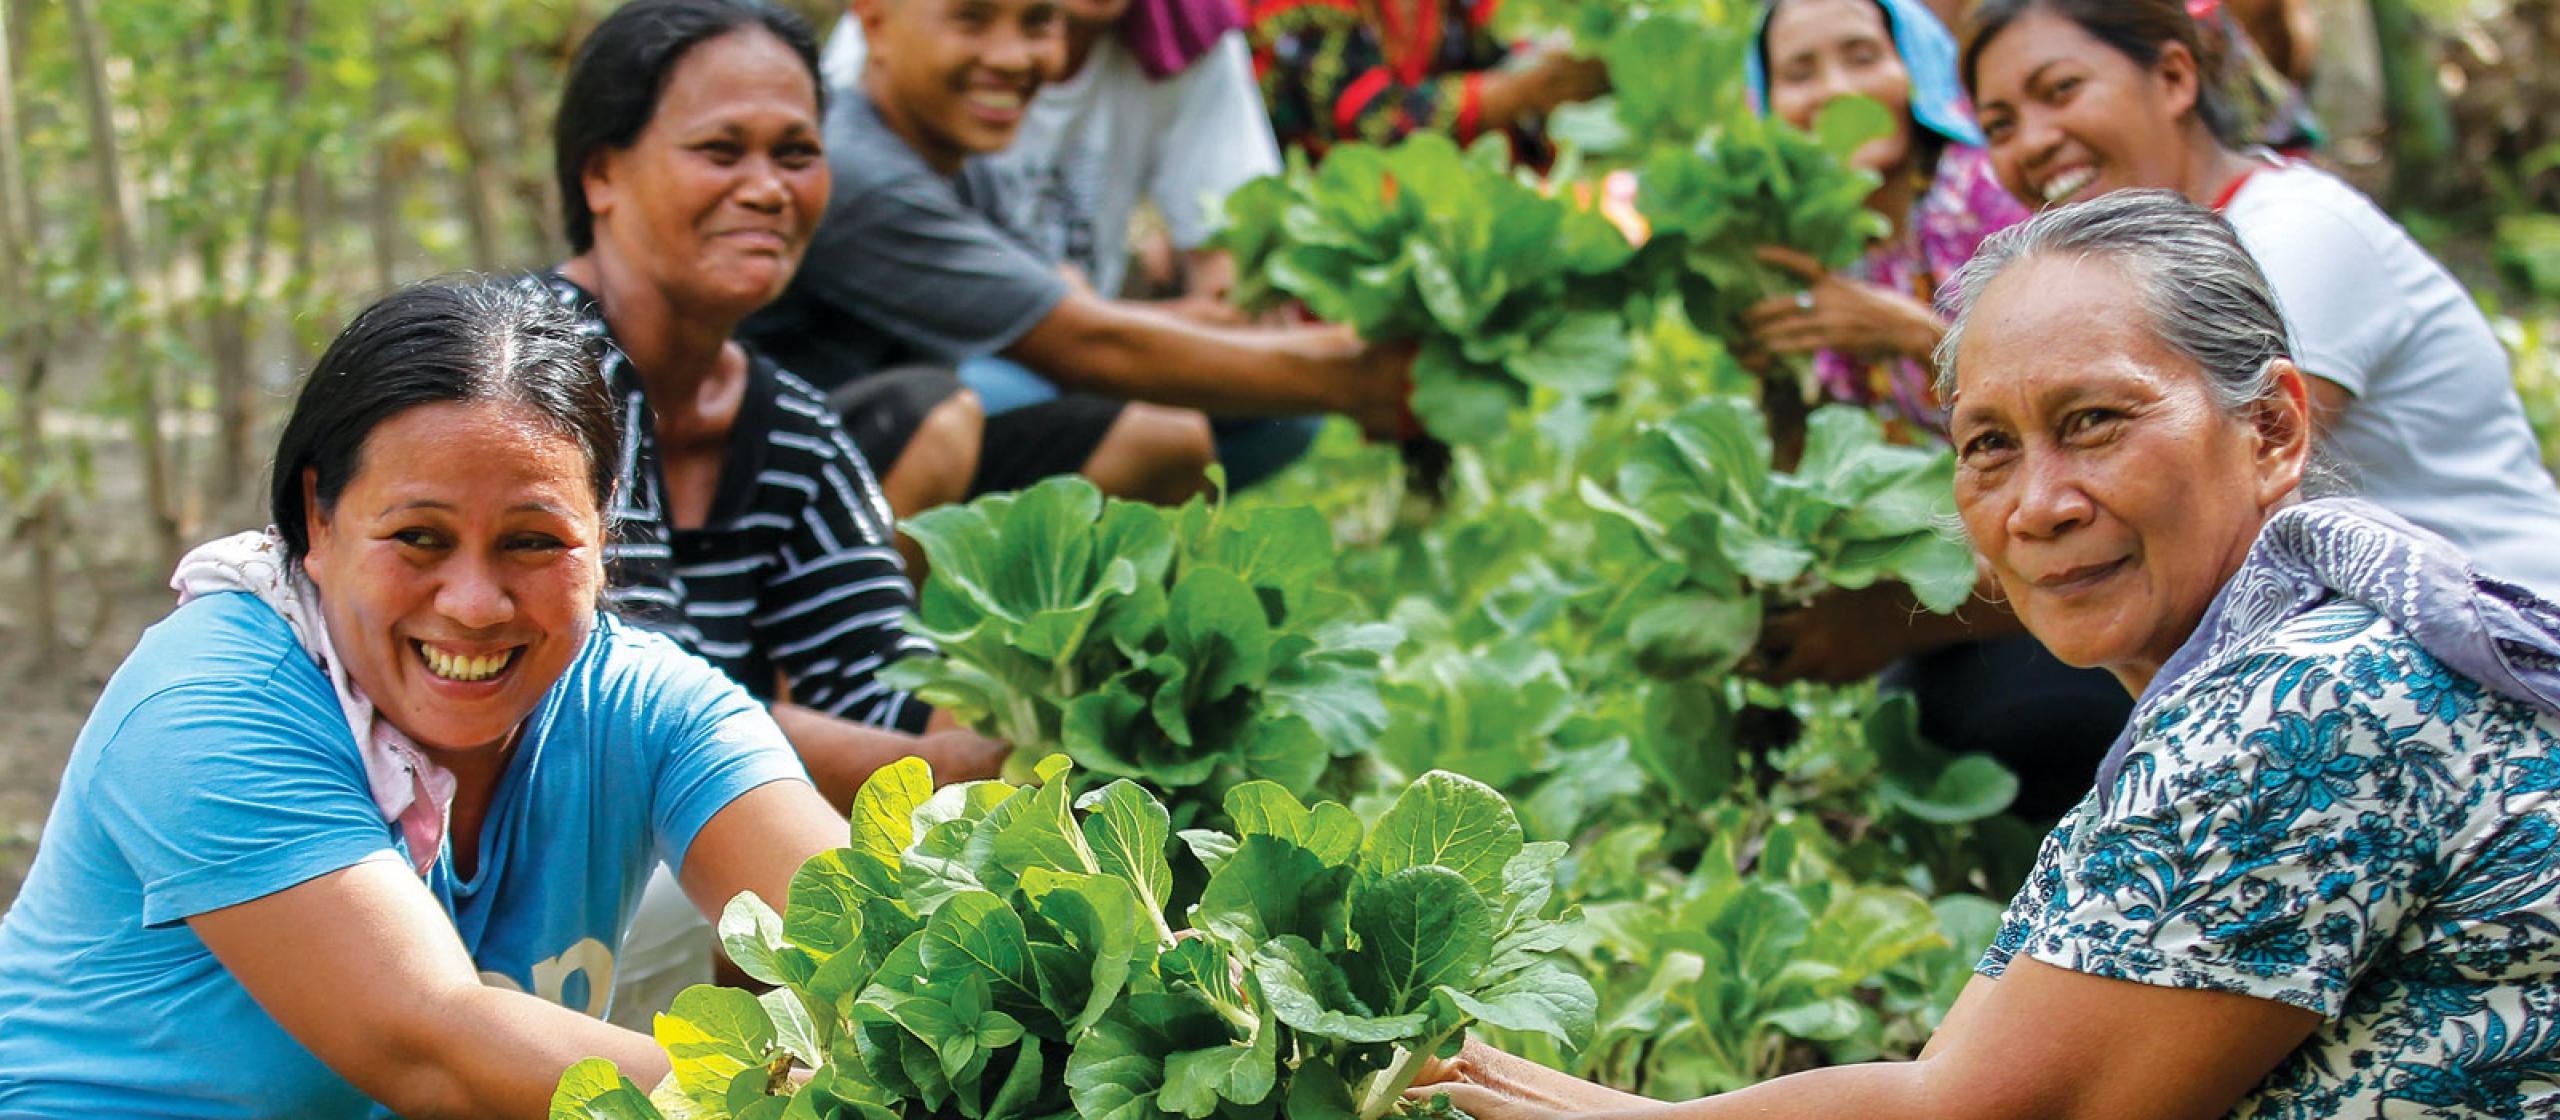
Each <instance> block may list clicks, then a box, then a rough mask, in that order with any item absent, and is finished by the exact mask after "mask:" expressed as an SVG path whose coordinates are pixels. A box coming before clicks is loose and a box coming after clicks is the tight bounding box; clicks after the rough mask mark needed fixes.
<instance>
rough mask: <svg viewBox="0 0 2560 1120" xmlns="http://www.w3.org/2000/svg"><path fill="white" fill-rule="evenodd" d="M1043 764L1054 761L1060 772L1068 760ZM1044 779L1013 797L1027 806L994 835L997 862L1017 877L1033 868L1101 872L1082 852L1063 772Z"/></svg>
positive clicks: (1057, 758) (1056, 759)
mask: <svg viewBox="0 0 2560 1120" xmlns="http://www.w3.org/2000/svg"><path fill="white" fill-rule="evenodd" d="M1046 761H1054V762H1056V763H1057V764H1058V766H1057V767H1056V769H1058V770H1060V771H1063V768H1064V766H1065V763H1066V761H1067V760H1066V759H1065V758H1063V757H1058V756H1054V755H1053V756H1051V759H1049V760H1044V762H1046ZM1043 777H1044V784H1042V785H1041V786H1040V787H1039V789H1038V790H1037V791H1028V792H1026V793H1023V794H1018V795H1016V796H1021V797H1027V798H1029V806H1028V808H1026V809H1024V810H1023V811H1021V812H1019V813H1016V814H1014V816H1013V817H1012V819H1011V820H1008V821H1007V822H1005V825H1004V827H1003V828H1002V829H1001V830H999V831H998V832H997V833H996V839H995V845H994V848H993V854H994V856H995V860H996V862H997V863H998V864H999V865H1001V866H1002V867H1004V869H1005V870H1007V871H1009V872H1011V873H1013V875H1014V876H1015V877H1017V878H1019V877H1020V876H1021V875H1022V874H1023V873H1024V872H1026V871H1030V870H1032V869H1035V868H1046V869H1049V870H1052V871H1064V872H1071V873H1074V874H1079V875H1082V874H1090V873H1092V872H1095V871H1098V870H1101V867H1100V865H1099V864H1097V863H1096V862H1095V860H1094V857H1093V855H1092V853H1090V852H1088V851H1086V850H1085V844H1084V832H1083V830H1082V829H1081V828H1080V827H1078V825H1077V823H1076V819H1075V813H1074V810H1073V808H1072V801H1071V799H1072V797H1073V795H1072V794H1071V793H1070V792H1069V791H1068V788H1067V782H1066V778H1065V775H1064V773H1063V772H1059V773H1052V774H1048V775H1044V776H1043Z"/></svg>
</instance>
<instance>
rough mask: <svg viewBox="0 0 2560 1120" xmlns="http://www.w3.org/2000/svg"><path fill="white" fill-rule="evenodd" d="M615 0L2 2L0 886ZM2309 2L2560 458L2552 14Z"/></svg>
mask: <svg viewBox="0 0 2560 1120" xmlns="http://www.w3.org/2000/svg"><path fill="white" fill-rule="evenodd" d="M611 2H612V0H454V2H451V3H445V4H435V5H414V6H413V5H399V4H390V5H386V4H370V3H365V4H359V3H354V2H350V0H152V2H150V3H111V2H106V0H0V21H5V22H4V24H0V38H4V39H5V44H6V50H5V52H0V541H5V542H6V546H5V548H0V650H6V651H8V653H7V655H6V661H5V662H4V663H0V710H7V711H9V712H11V713H13V714H14V715H15V716H16V718H13V719H10V720H4V721H0V898H6V897H7V896H8V895H9V894H11V893H14V892H13V890H11V889H10V888H12V887H13V886H14V874H13V869H12V867H11V864H12V862H13V861H12V856H13V854H19V853H23V852H24V851H27V850H31V848H32V843H33V840H34V835H33V831H32V830H33V828H34V825H33V824H32V823H28V822H33V821H39V820H41V819H42V816H43V809H44V806H45V804H47V803H49V801H50V798H51V793H52V783H53V781H54V777H55V775H56V774H57V773H58V771H59V767H60V759H61V757H62V755H63V753H64V752H67V751H68V749H69V746H70V741H71V738H72V735H73V734H74V733H75V732H76V730H77V727H78V717H79V715H80V714H81V713H82V712H84V711H85V709H86V705H87V703H88V700H89V699H90V698H91V697H93V696H94V695H95V689H96V688H97V687H98V685H99V683H101V681H102V680H103V673H104V672H105V671H106V668H107V667H111V666H112V665H113V664H114V661H115V660H116V658H118V657H120V656H121V654H122V652H123V650H124V648H125V647H126V646H127V645H128V644H129V643H130V641H131V640H132V636H133V632H134V630H135V629H136V628H138V627H139V626H141V625H144V624H147V623H148V622H149V621H150V620H151V619H152V618H154V617H157V615H158V614H159V613H161V608H163V607H165V605H166V603H167V600H166V598H165V597H164V596H165V594H166V593H165V592H164V591H162V590H161V589H160V587H159V584H160V582H161V580H162V579H163V578H164V577H165V574H166V572H167V571H168V563H169V561H171V560H172V559H174V557H175V556H176V555H177V553H178V551H179V549H180V547H181V546H182V545H183V544H184V543H186V542H188V541H191V540H194V539H196V538H199V537H202V536H206V535H210V534H212V533H216V532H228V531H232V530H235V529H238V528H244V527H248V526H253V525H256V524H258V523H260V522H261V521H262V520H263V514H262V512H261V508H262V500H261V496H260V494H261V489H262V487H263V485H264V473H265V469H266V463H265V454H266V452H265V450H264V449H265V448H266V446H267V442H268V438H269V433H270V430H271V429H270V425H271V424H272V423H273V422H274V421H275V419H276V418H277V416H278V414H279V413H280V412H281V410H282V408H283V406H284V404H285V403H286V401H285V393H286V392H287V390H288V389H289V387H290V386H291V385H292V384H293V383H294V381H295V380H296V378H297V377H298V376H299V375H300V373H301V372H302V371H303V370H304V369H305V368H307V366H308V364H309V363H310V361H311V360H312V358H313V357H314V356H315V355H316V354H317V352H318V350H319V348H320V347H321V346H322V345H324V344H325V343H326V341H327V340H328V338H329V337H330V336H331V335H332V334H333V333H334V332H335V330H336V329H337V328H338V326H339V325H340V324H342V323H343V322H344V320H345V318H346V317H347V316H348V315H349V314H352V313H353V312H354V311H355V310H357V309H358V308H359V307H361V306H362V305H363V304H364V303H366V302H367V301H369V300H371V299H372V298H374V297H375V296H377V295H379V294H380V293H382V292H383V291H385V290H387V289H389V288H391V287H393V286H395V285H398V284H402V283H407V282H411V281H415V280H418V279H422V278H425V277H429V276H434V275H437V274H440V273H445V272H450V271H455V270H461V269H505V268H523V267H538V266H542V265H545V264H548V263H550V262H552V261H554V260H556V259H557V258H558V257H560V256H561V255H562V254H563V252H564V250H565V246H564V244H563V242H562V240H561V236H560V233H559V230H558V228H557V227H558V218H557V204H556V201H555V199H554V194H555V188H554V186H553V183H552V177H551V168H550V166H549V158H548V143H547V137H548V132H549V128H550V117H551V111H552V107H553V102H554V99H555V97H556V93H557V87H558V82H559V77H560V75H561V73H562V72H563V70H564V69H565V67H566V65H567V62H568V59H569V55H570V53H571V51H572V50H573V49H574V48H575V45H576V44H577V43H578V42H579V40H580V39H581V37H582V36H583V35H584V34H585V32H586V30H587V29H588V28H589V27H591V26H593V24H594V23H595V21H596V20H598V19H599V18H601V16H602V15H603V13H604V12H605V11H606V10H608V9H609V8H610V6H611ZM792 2H793V3H794V6H796V7H798V8H800V9H801V10H802V11H803V13H804V14H806V15H808V16H809V17H811V20H812V22H813V23H814V24H815V25H816V26H818V27H819V28H820V30H821V32H822V33H823V31H824V29H825V28H826V27H827V26H829V25H830V24H831V23H832V22H833V20H834V18H835V15H836V13H837V12H838V11H839V10H840V9H839V8H838V7H836V6H835V5H832V4H826V3H816V2H811V0H792ZM2319 4H2320V23H2321V28H2322V36H2323V39H2324V42H2323V46H2322V49H2321V55H2320V57H2321V77H2320V79H2319V84H2318V86H2317V87H2316V88H2315V95H2316V100H2317V102H2318V103H2319V105H2320V107H2321V109H2322V110H2323V112H2324V114H2325V115H2326V116H2327V117H2328V118H2329V120H2330V123H2331V125H2332V127H2333V131H2334V132H2335V138H2334V141H2333V144H2332V148H2331V153H2330V154H2331V157H2332V159H2333V162H2335V163H2336V164H2337V165H2338V166H2339V167H2340V168H2341V169H2342V170H2343V171H2345V172H2347V173H2348V174H2349V175H2350V177H2352V178H2354V179H2355V180H2356V181H2357V182H2358V183H2359V184H2360V185H2363V186H2365V187H2366V188H2367V189H2368V190H2371V191H2373V192H2375V193H2376V194H2377V196H2379V197H2381V198H2382V199H2384V201H2385V202H2386V204H2387V205H2389V206H2390V207H2391V208H2392V209H2394V210H2395V211H2396V212H2397V213H2399V214H2400V215H2401V217H2402V218H2403V219H2404V220H2405V221H2407V222H2409V223H2410V225H2411V226H2412V227H2413V228H2415V229H2417V230H2419V231H2420V232H2421V234H2422V235H2423V236H2425V237H2427V238H2428V239H2429V240H2431V241H2432V242H2433V243H2434V244H2435V246H2436V248H2437V251H2438V252H2439V253H2440V254H2442V255H2443V256H2444V257H2445V258H2446V260H2447V261H2448V262H2449V263H2451V264H2452V265H2454V267H2455V268H2456V270H2457V271H2458V272H2460V273H2462V274H2463V275H2464V277H2465V278H2466V279H2467V280H2468V281H2470V282H2471V283H2472V284H2473V285H2474V287H2475V290H2476V291H2477V292H2478V294H2479V295H2480V297H2481V299H2482V302H2483V304H2484V305H2485V306H2487V307H2488V308H2489V309H2490V311H2491V313H2492V315H2493V317H2494V318H2495V320H2496V322H2497V324H2498V327H2499V329H2500V331H2501V333H2502V335H2503V337H2504V338H2505V339H2506V341H2507V342H2508V344H2509V345H2510V346H2511V347H2513V348H2514V349H2515V350H2516V352H2517V354H2518V363H2517V377H2518V382H2519V386H2520V388H2521V389H2522V391H2523V393H2524V396H2525V400H2526V404H2527V409H2528V411H2529V413H2530V414H2531V415H2532V416H2533V418H2534V420H2535V423H2536V425H2537V427H2538V430H2539V431H2540V432H2541V434H2542V437H2543V443H2544V447H2545V449H2546V459H2547V460H2555V459H2560V455H2555V454H2554V453H2555V452H2560V216H2555V210H2560V0H2319ZM2378 43H2379V44H2388V49H2377V46H2376V44H2378ZM13 822H15V823H13Z"/></svg>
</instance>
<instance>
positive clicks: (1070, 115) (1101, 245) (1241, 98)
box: [825, 17, 1280, 296]
mask: <svg viewBox="0 0 2560 1120" xmlns="http://www.w3.org/2000/svg"><path fill="white" fill-rule="evenodd" d="M864 57H865V48H864V44H863V41H862V25H861V24H859V23H856V22H855V21H854V20H852V19H851V18H850V17H847V18H844V19H840V20H838V21H837V22H836V29H835V34H834V35H832V36H831V37H829V39H828V40H827V51H826V58H825V70H826V77H827V84H828V86H829V87H831V89H832V90H833V91H834V95H835V96H844V95H845V94H846V93H847V92H848V91H850V90H851V89H852V88H853V86H854V84H855V83H856V82H857V81H859V80H860V77H861V74H862V60H863V58H864ZM988 164H989V165H990V166H991V167H992V168H993V169H994V170H995V171H996V174H997V176H998V181H999V182H1000V184H1001V191H1000V198H1001V200H1002V202H1001V205H1002V206H1003V208H1004V210H1005V215H1004V216H1005V218H1006V222H1007V224H1008V225H1010V226H1011V227H1012V228H1013V229H1014V230H1015V231H1017V232H1019V233H1021V234H1022V235H1024V236H1026V237H1029V238H1030V239H1031V240H1032V244H1033V247H1034V248H1037V249H1039V250H1040V251H1041V252H1044V253H1047V254H1048V255H1049V256H1050V257H1051V259H1053V260H1057V261H1060V262H1063V263H1066V264H1072V265H1074V266H1076V268H1077V270H1079V271H1081V272H1082V273H1084V275H1085V278H1086V279H1087V280H1088V281H1089V282H1090V283H1092V285H1093V289H1094V291H1096V292H1100V293H1101V294H1103V295H1106V296H1117V295H1119V294H1120V288H1121V284H1122V281H1123V280H1125V279H1126V276H1127V272H1128V264H1129V252H1128V246H1129V215H1130V214H1131V213H1133V212H1135V211H1136V210H1137V207H1138V200H1139V199H1140V198H1141V197H1144V198H1147V199H1150V200H1152V201H1154V203H1155V204H1156V208H1157V209H1158V210H1160V211H1162V212H1163V213H1164V217H1165V225H1166V227H1167V230H1168V232H1169V233H1170V234H1171V235H1172V238H1173V244H1174V247H1175V248H1178V249H1186V250H1187V249H1196V248H1199V247H1200V246H1201V245H1202V244H1203V243H1204V242H1206V241H1208V239H1209V235H1210V234H1211V233H1214V232H1216V230H1217V228H1218V225H1219V222H1220V220H1221V214H1220V211H1219V208H1220V207H1221V206H1223V205H1224V204H1225V200H1226V197H1227V195H1228V193H1229V192H1231V191H1233V190H1235V189H1236V188H1237V187H1240V186H1243V185H1244V184H1245V183H1247V182H1250V181H1252V180H1254V179H1256V178H1260V177H1261V176H1264V175H1275V174H1278V173H1279V171H1280V145H1279V143H1278V142H1277V141H1275V140H1273V139H1272V136H1271V118H1270V116H1269V114H1268V113H1267V112H1266V111H1265V110H1264V109H1263V106H1262V92H1261V88H1260V87H1259V86H1257V85H1255V83H1254V80H1253V59H1252V56H1251V54H1250V53H1248V51H1247V49H1246V47H1245V42H1244V36H1243V35H1242V34H1240V33H1235V32H1230V33H1228V35H1227V36H1226V37H1225V38H1224V39H1221V40H1219V42H1218V44H1217V46H1215V47H1213V48H1211V49H1210V51H1209V53H1208V54H1205V55H1203V56H1201V57H1200V59H1199V60H1198V61H1196V62H1193V63H1192V64H1191V66H1190V67H1189V68H1188V69H1185V70H1184V71H1183V72H1182V73H1180V74H1176V75H1174V76H1172V77H1170V78H1167V79H1165V80H1163V81H1161V82H1158V81H1150V80H1149V79H1148V78H1147V74H1146V71H1145V70H1143V69H1141V68H1139V66H1138V60H1137V58H1136V56H1134V55H1132V54H1130V53H1129V49H1128V48H1127V47H1125V46H1123V45H1122V44H1121V42H1120V40H1119V39H1118V38H1117V37H1115V36H1109V35H1106V36H1104V37H1103V38H1102V40H1101V41H1100V42H1098V43H1096V44H1095V45H1094V50H1093V56H1092V57H1091V58H1089V59H1087V60H1086V62H1085V65H1084V69H1082V70H1080V71H1078V72H1077V73H1076V76H1075V77H1074V78H1071V79H1069V80H1067V81H1064V82H1052V83H1050V84H1048V85H1046V86H1043V87H1042V88H1041V90H1040V95H1039V96H1038V97H1036V98H1034V99H1032V102H1031V110H1030V113H1029V115H1028V117H1027V118H1026V119H1025V120H1024V121H1023V123H1022V131H1021V133H1020V134H1018V135H1017V136H1015V137H1014V142H1013V146H1012V147H1010V148H1007V149H1005V150H1004V151H1003V152H1000V153H997V154H996V155H994V156H992V157H990V158H989V160H988Z"/></svg>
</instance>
